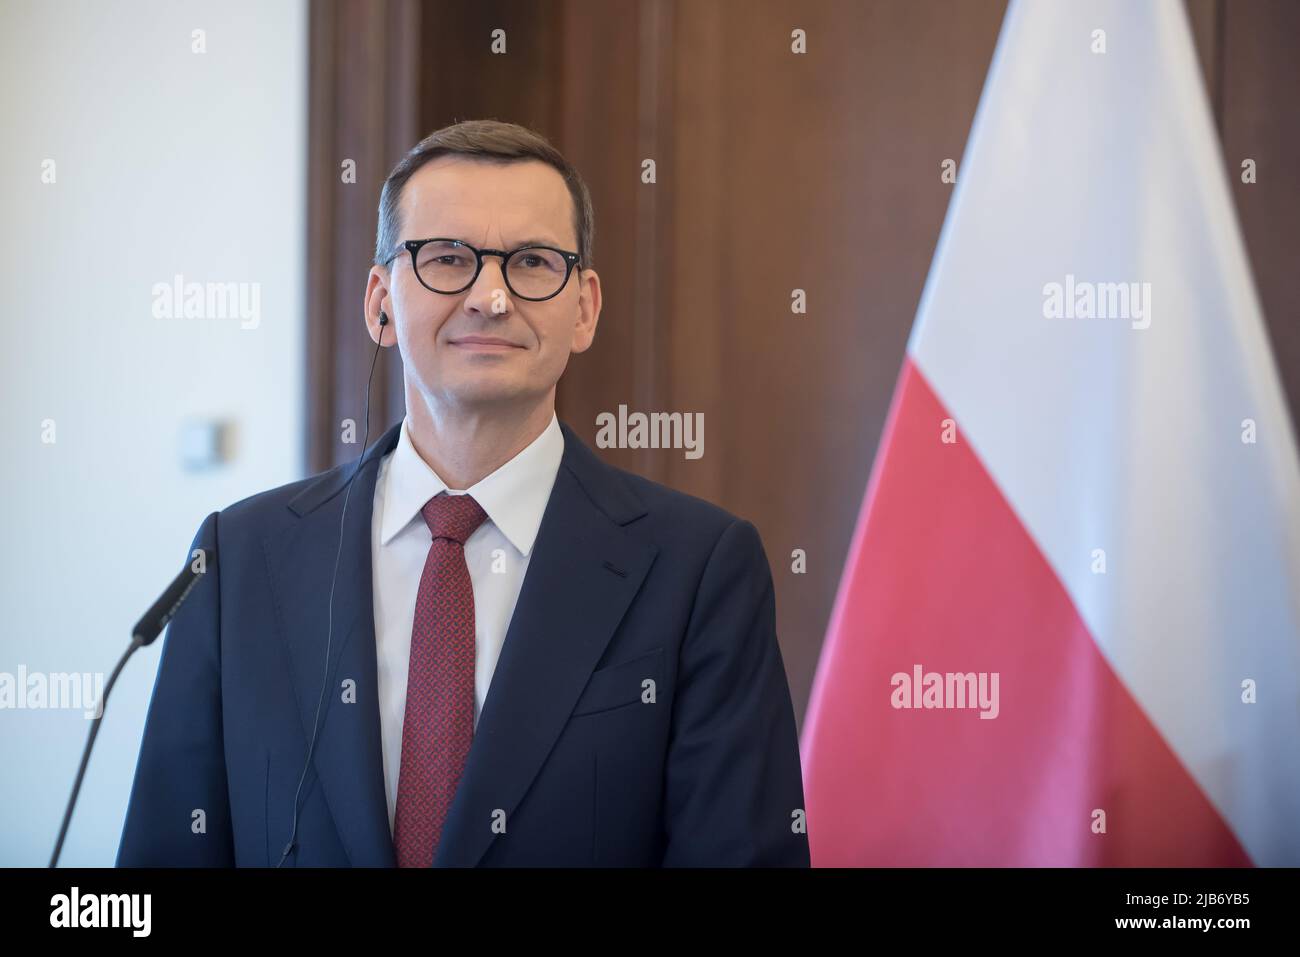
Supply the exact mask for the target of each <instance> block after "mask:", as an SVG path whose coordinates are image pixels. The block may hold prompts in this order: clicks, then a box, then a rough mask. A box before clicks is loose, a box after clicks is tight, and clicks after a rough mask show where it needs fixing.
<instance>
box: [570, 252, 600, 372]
mask: <svg viewBox="0 0 1300 957" xmlns="http://www.w3.org/2000/svg"><path fill="white" fill-rule="evenodd" d="M578 281H579V283H580V288H579V293H578V323H577V325H576V326H574V329H573V345H572V346H571V347H570V350H569V351H570V352H572V353H574V354H575V355H576V354H577V353H579V352H586V351H587V350H588V349H590V348H591V343H592V340H593V339H595V338H596V324H597V323H598V322H600V305H601V298H600V276H599V275H597V274H596V270H594V269H583V270H581V271H580V272H579V273H578Z"/></svg>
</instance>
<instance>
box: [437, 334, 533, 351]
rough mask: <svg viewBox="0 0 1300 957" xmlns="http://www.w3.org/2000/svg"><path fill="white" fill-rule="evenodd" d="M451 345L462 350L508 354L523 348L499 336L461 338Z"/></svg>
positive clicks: (453, 340) (454, 340)
mask: <svg viewBox="0 0 1300 957" xmlns="http://www.w3.org/2000/svg"><path fill="white" fill-rule="evenodd" d="M451 344H452V345H453V346H459V347H460V348H462V349H473V350H475V351H476V352H508V351H510V350H511V349H522V348H523V346H520V345H516V344H515V343H513V342H510V341H509V340H507V339H501V338H498V337H497V336H461V337H460V338H458V339H452V340H451Z"/></svg>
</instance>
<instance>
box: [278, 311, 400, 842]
mask: <svg viewBox="0 0 1300 957" xmlns="http://www.w3.org/2000/svg"><path fill="white" fill-rule="evenodd" d="M386 325H388V315H387V314H386V313H384V312H380V313H379V336H378V337H377V338H376V339H375V354H374V355H373V356H372V357H371V359H370V376H369V378H367V379H366V430H365V433H364V435H363V436H362V439H361V454H360V455H358V456H357V465H356V468H354V469H353V470H352V475H351V477H350V478H349V479H348V484H347V488H346V491H345V492H344V494H343V513H342V514H341V515H340V516H339V543H338V548H337V549H335V551H334V577H333V578H331V579H330V592H329V605H328V608H329V626H328V630H327V632H326V635H325V677H324V678H323V679H322V680H321V687H320V698H319V699H318V700H317V702H316V720H315V721H314V722H313V723H312V728H311V742H310V743H309V744H308V745H307V759H306V760H305V761H304V762H303V765H302V774H301V775H300V776H299V777H298V790H297V791H295V792H294V795H293V827H292V828H291V829H290V831H289V842H288V843H287V844H285V845H284V850H283V851H282V852H281V853H280V860H279V861H278V862H277V863H276V865H275V866H276V867H277V868H279V867H282V866H283V865H284V862H285V861H286V860H288V859H289V855H290V854H291V853H293V851H294V850H296V849H297V847H298V813H299V811H300V810H301V805H300V803H299V802H300V801H301V798H302V785H303V782H304V781H306V780H307V769H308V768H310V767H311V759H312V756H313V755H314V754H315V753H316V736H317V734H319V732H320V716H321V709H322V708H323V707H324V706H325V697H326V692H327V691H328V690H329V680H330V674H329V670H330V644H331V643H332V642H333V640H334V586H335V585H336V584H338V580H339V559H340V558H342V557H343V530H344V527H345V523H346V522H347V518H348V499H350V498H351V497H352V483H353V482H355V481H356V478H357V473H358V472H360V471H361V463H362V462H363V461H364V460H365V457H366V447H367V446H368V445H369V444H370V385H371V383H372V382H373V381H374V378H375V363H376V362H377V361H378V360H379V347H380V346H381V345H383V342H384V326H386Z"/></svg>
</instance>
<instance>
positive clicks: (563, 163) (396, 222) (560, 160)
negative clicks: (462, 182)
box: [375, 120, 596, 269]
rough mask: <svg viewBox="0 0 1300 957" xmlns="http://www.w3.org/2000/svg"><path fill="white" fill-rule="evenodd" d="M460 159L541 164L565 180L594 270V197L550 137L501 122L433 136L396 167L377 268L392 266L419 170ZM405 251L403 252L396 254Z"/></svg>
mask: <svg viewBox="0 0 1300 957" xmlns="http://www.w3.org/2000/svg"><path fill="white" fill-rule="evenodd" d="M450 154H457V155H461V156H468V157H470V158H472V159H475V160H480V161H482V162H488V163H517V162H521V161H524V160H540V161H541V162H543V163H545V164H546V165H548V166H550V167H552V168H553V169H555V170H556V171H557V172H559V174H560V175H561V176H563V177H564V183H565V185H566V186H567V187H568V188H569V196H570V197H572V199H573V228H574V232H575V233H576V234H577V236H578V258H579V261H580V262H581V265H582V268H583V269H591V268H593V253H594V243H595V232H596V223H595V212H594V211H593V209H592V206H591V194H590V193H589V192H588V191H587V184H586V183H585V182H583V179H582V177H581V176H580V175H579V174H578V171H577V169H575V168H574V167H573V165H572V164H571V163H569V161H568V160H566V159H565V158H564V156H563V155H562V154H561V153H560V151H559V150H557V149H556V148H555V147H554V146H552V145H551V143H550V141H549V140H547V139H546V137H544V136H542V135H541V134H540V133H537V132H535V131H534V130H530V129H528V127H526V126H519V125H518V124H516V123H503V122H501V121H500V120H465V121H464V122H461V123H455V124H453V125H451V126H444V127H443V128H442V129H440V130H437V131H435V132H433V133H430V134H429V135H428V136H426V137H425V138H424V139H422V140H421V141H420V142H419V143H417V144H416V145H415V146H414V147H412V148H411V150H410V152H408V153H407V154H406V155H405V156H403V157H402V159H401V161H400V162H399V163H398V164H397V165H396V166H395V167H393V171H392V172H391V173H389V174H388V179H386V180H384V188H383V191H382V192H381V193H380V194H379V229H378V230H377V235H376V237H375V265H377V266H382V265H384V264H385V263H386V262H389V261H391V260H392V258H393V256H394V254H395V247H397V243H398V236H399V235H400V234H401V231H402V222H401V219H402V214H401V206H402V189H403V188H404V187H405V186H406V181H407V180H409V179H410V178H411V177H412V176H413V175H415V172H416V170H418V169H420V167H422V166H424V165H425V164H426V163H429V162H432V161H433V160H435V159H437V158H438V157H439V156H447V155H450ZM396 251H400V250H396Z"/></svg>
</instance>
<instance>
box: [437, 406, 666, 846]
mask: <svg viewBox="0 0 1300 957" xmlns="http://www.w3.org/2000/svg"><path fill="white" fill-rule="evenodd" d="M561 429H562V432H563V434H564V457H563V459H562V460H561V463H560V469H559V471H558V472H557V473H556V476H555V487H554V489H553V490H552V492H551V497H550V500H549V501H548V502H547V505H546V511H545V512H544V513H543V516H542V524H541V527H540V528H539V530H538V535H537V541H536V543H535V544H534V546H533V554H532V557H531V558H530V559H529V563H528V571H527V574H526V575H525V576H524V583H523V586H522V588H521V590H520V593H519V600H518V602H517V603H516V604H515V610H514V614H513V616H512V617H511V619H510V627H509V629H508V630H507V632H506V639H505V643H504V645H503V646H502V649H501V655H500V657H499V658H498V660H497V665H496V669H495V671H494V672H493V675H492V683H491V685H490V687H489V689H488V695H487V700H486V701H485V702H484V703H483V713H482V714H481V715H480V716H479V722H478V727H477V728H476V729H475V731H474V741H473V744H472V745H471V746H470V753H469V758H468V761H467V763H466V766H465V771H464V773H463V774H462V777H461V781H460V785H459V786H458V789H457V792H456V798H455V800H454V801H453V802H452V806H451V810H450V812H449V813H448V817H447V823H446V825H445V827H444V829H443V834H442V841H441V843H440V845H439V848H438V855H437V859H436V860H435V862H434V865H435V866H437V867H473V866H475V865H476V864H478V862H479V861H480V860H481V859H482V857H483V855H484V853H486V851H487V849H488V846H489V845H490V844H491V842H492V840H493V839H494V838H495V833H494V832H493V830H492V824H493V820H494V817H493V815H494V814H495V813H496V812H497V811H498V810H500V811H504V812H505V815H506V820H507V826H508V821H509V818H510V816H511V815H512V814H513V813H514V810H515V808H516V807H517V806H518V805H519V802H520V801H521V800H522V799H523V796H524V794H525V792H526V791H527V790H528V786H529V785H530V784H531V783H532V781H533V778H534V777H535V776H536V775H537V772H538V770H539V769H540V768H541V766H542V762H543V761H544V760H545V759H546V756H547V754H549V753H550V751H551V747H552V746H553V745H554V743H555V740H556V738H558V737H559V734H560V732H561V730H562V729H563V728H564V725H565V723H566V721H567V720H568V717H569V714H570V712H571V711H572V710H573V706H574V703H575V702H576V701H577V699H578V695H579V694H580V693H581V692H582V689H583V688H584V687H585V686H586V684H587V679H588V678H589V677H590V675H591V672H592V670H593V669H594V668H595V666H596V664H597V662H598V661H599V660H600V657H601V655H602V654H603V653H604V651H605V648H606V646H607V645H608V644H609V639H610V637H611V636H612V635H613V633H614V629H615V628H616V627H617V626H618V623H619V622H620V621H621V620H622V618H623V615H624V613H625V612H626V611H627V607H628V605H629V604H630V603H631V601H632V598H633V597H634V596H635V595H636V593H637V591H638V590H640V587H641V582H642V581H643V580H644V579H645V576H646V573H647V572H648V571H649V569H650V566H651V564H652V563H653V561H654V558H655V554H656V552H657V549H656V548H655V547H654V546H653V545H649V544H646V543H643V542H639V541H637V540H636V539H634V538H632V537H630V536H629V535H628V534H627V533H626V532H625V531H624V530H623V528H622V526H623V525H626V524H627V523H628V522H630V521H632V520H633V519H635V518H637V517H638V516H640V515H644V514H645V508H644V507H643V506H641V504H640V502H639V501H638V500H637V499H636V498H635V496H633V495H632V493H631V491H630V490H629V489H627V488H626V486H625V485H624V484H623V483H622V482H621V481H619V480H617V479H616V478H615V477H613V475H612V473H610V472H609V470H608V468H607V467H606V466H605V465H603V464H602V463H601V462H600V461H599V460H598V459H597V458H596V457H595V455H594V454H593V453H592V452H591V450H590V449H588V448H587V447H586V446H585V445H583V443H582V442H581V440H580V439H578V437H577V436H576V435H574V434H573V432H572V431H571V430H570V429H569V428H568V426H565V425H562V426H561Z"/></svg>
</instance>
